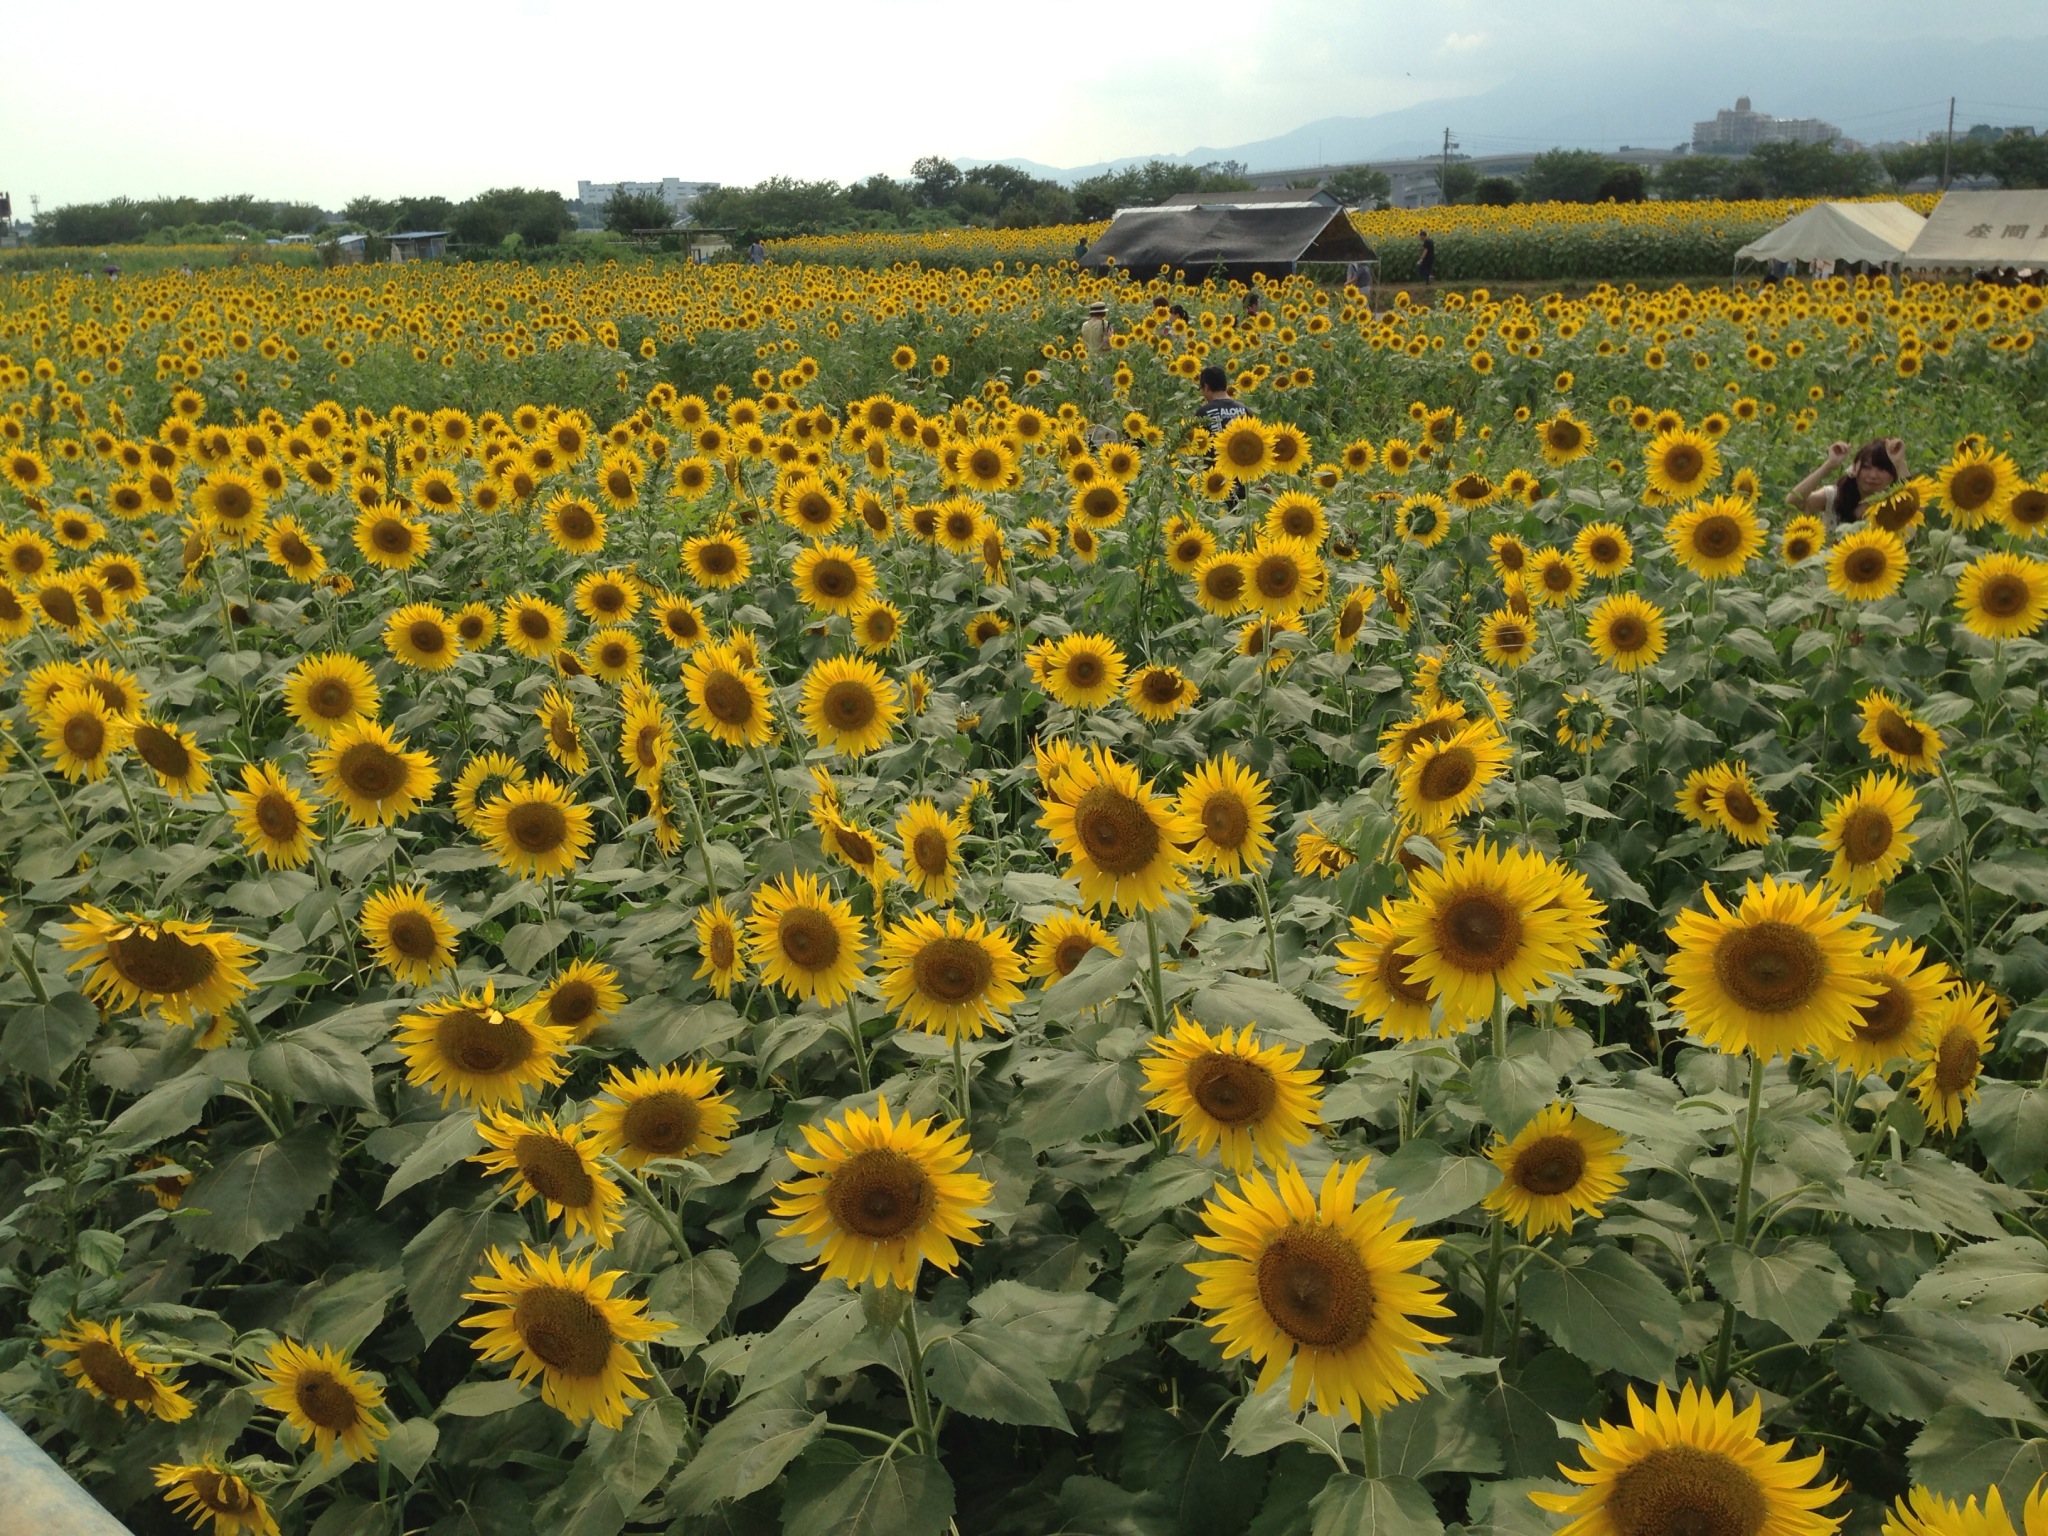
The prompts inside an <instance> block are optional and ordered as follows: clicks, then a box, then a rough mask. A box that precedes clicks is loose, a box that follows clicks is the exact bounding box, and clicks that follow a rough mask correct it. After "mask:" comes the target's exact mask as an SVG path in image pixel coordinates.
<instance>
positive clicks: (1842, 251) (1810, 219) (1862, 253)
mask: <svg viewBox="0 0 2048 1536" xmlns="http://www.w3.org/2000/svg"><path fill="white" fill-rule="evenodd" d="M1926 223H1927V221H1926V220H1925V219H1923V218H1921V217H1920V215H1919V214H1917V213H1915V212H1914V211H1913V210H1912V209H1910V208H1908V207H1907V206H1906V205H1905V204H1904V203H1815V204H1814V205H1813V206H1812V207H1811V208H1808V209H1807V210H1806V211H1805V212H1803V213H1795V214H1794V215H1793V216H1792V217H1791V218H1789V219H1787V220H1786V221H1785V222H1784V223H1782V224H1780V225H1779V226H1778V227H1777V228H1776V229H1774V230H1772V231H1771V232H1770V233H1769V234H1767V235H1763V236H1761V237H1759V238H1758V239H1755V240H1752V241H1750V242H1749V244H1747V245H1745V246H1744V247H1743V248H1742V249H1741V250H1739V251H1737V252H1736V253H1735V259H1736V260H1737V261H1807V262H1812V261H1867V262H1871V263H1873V264H1875V265H1877V266H1890V265H1892V264H1893V263H1896V262H1900V261H1904V260H1905V259H1906V251H1907V249H1908V248H1909V247H1910V246H1911V245H1912V244H1913V242H1914V241H1915V240H1916V239H1917V238H1919V235H1920V232H1921V229H1922V227H1923V226H1924V225H1925V224H1926Z"/></svg>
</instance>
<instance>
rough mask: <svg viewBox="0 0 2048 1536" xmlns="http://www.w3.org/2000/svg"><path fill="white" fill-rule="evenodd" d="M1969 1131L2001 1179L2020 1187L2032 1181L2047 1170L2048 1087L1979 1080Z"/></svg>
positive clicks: (1998, 1080)
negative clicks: (2036, 1175)
mask: <svg viewBox="0 0 2048 1536" xmlns="http://www.w3.org/2000/svg"><path fill="white" fill-rule="evenodd" d="M1970 1130H1971V1131H1972V1132H1973V1133H1974V1134H1975V1135H1976V1138H1977V1145H1978V1146H1980V1147H1982V1148H1983V1149H1984V1160H1985V1161H1986V1162H1988V1163H1990V1164H1991V1166H1992V1167H1993V1168H1994V1169H1996V1170H1997V1172H1998V1176H1999V1177H2000V1178H2001V1179H2004V1180H2005V1181H2006V1182H2007V1183H2008V1184H2019V1183H2022V1182H2024V1181H2025V1180H2027V1179H2030V1178H2032V1177H2033V1176H2034V1175H2035V1174H2037V1173H2039V1172H2040V1171H2041V1170H2042V1169H2043V1168H2048V1088H2044V1087H2041V1086H2039V1085H2037V1084H2034V1083H2011V1082H2005V1081H2002V1080H2001V1079H1999V1078H1995V1077H1985V1078H1979V1079H1978V1081H1977V1102H1976V1103H1975V1104H1973V1105H1971V1106H1970Z"/></svg>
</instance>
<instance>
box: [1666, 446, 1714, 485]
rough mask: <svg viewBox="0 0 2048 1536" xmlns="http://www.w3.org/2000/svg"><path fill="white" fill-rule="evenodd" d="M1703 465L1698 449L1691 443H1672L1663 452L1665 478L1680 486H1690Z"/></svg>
mask: <svg viewBox="0 0 2048 1536" xmlns="http://www.w3.org/2000/svg"><path fill="white" fill-rule="evenodd" d="M1705 464H1706V460H1705V459H1704V458H1703V457H1702V456H1701V454H1700V451H1699V449H1697V448H1695V447H1693V445H1692V444H1691V443H1673V444H1672V445H1671V446H1670V447H1669V448H1666V449H1665V450H1664V474H1665V477H1666V478H1667V479H1670V480H1674V481H1676V482H1677V483H1678V484H1680V485H1690V484H1692V482H1693V481H1694V480H1697V479H1698V478H1699V473H1700V470H1701V468H1702V467H1703V466H1704V465H1705Z"/></svg>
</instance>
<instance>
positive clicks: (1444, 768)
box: [1415, 746, 1479, 805]
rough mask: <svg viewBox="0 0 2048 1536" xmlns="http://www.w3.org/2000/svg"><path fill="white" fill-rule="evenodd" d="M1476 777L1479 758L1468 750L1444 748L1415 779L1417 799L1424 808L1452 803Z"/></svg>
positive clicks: (1468, 748) (1465, 748)
mask: <svg viewBox="0 0 2048 1536" xmlns="http://www.w3.org/2000/svg"><path fill="white" fill-rule="evenodd" d="M1478 776H1479V757H1478V755H1477V754H1476V753H1475V752H1473V750H1472V749H1471V748H1470V747H1465V746H1454V747H1445V748H1444V749H1443V750H1442V751H1441V752H1439V753H1437V754H1436V755H1435V756H1434V757H1432V758H1431V759H1430V760H1429V761H1428V762H1426V763H1424V764H1423V765H1422V771H1421V772H1420V773H1418V774H1417V775H1416V776H1415V794H1416V798H1417V799H1419V800H1421V801H1422V803H1423V804H1425V805H1441V804H1443V803H1444V802H1445V801H1447V800H1455V799H1457V798H1458V796H1460V795H1462V794H1464V793H1465V791H1466V790H1468V789H1470V788H1471V787H1472V781H1473V780H1474V779H1476V778H1477V777H1478Z"/></svg>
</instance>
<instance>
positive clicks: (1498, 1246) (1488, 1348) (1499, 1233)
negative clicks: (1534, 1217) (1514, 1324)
mask: <svg viewBox="0 0 2048 1536" xmlns="http://www.w3.org/2000/svg"><path fill="white" fill-rule="evenodd" d="M1491 1225H1492V1228H1493V1231H1492V1234H1491V1235H1490V1236H1489V1237H1488V1238H1487V1240H1486V1306H1485V1309H1484V1310H1483V1311H1482V1312H1481V1314H1480V1324H1479V1353H1480V1354H1481V1355H1484V1356H1491V1355H1492V1354H1493V1341H1494V1337H1495V1334H1496V1332H1497V1331H1498V1328H1499V1324H1500V1264H1501V1257H1502V1255H1503V1254H1504V1253H1505V1252H1506V1251H1507V1228H1506V1227H1505V1226H1504V1225H1503V1224H1502V1222H1501V1218H1500V1217H1498V1216H1495V1217H1494V1218H1493V1221H1492V1224H1491Z"/></svg>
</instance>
